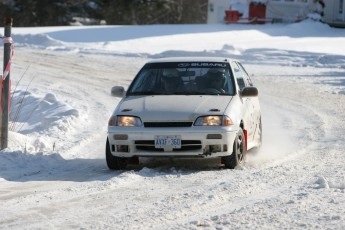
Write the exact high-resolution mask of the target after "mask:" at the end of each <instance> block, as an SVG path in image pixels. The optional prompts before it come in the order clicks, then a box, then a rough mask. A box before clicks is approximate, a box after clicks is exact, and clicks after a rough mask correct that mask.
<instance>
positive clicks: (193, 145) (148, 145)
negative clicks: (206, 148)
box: [134, 140, 202, 152]
mask: <svg viewBox="0 0 345 230" xmlns="http://www.w3.org/2000/svg"><path fill="white" fill-rule="evenodd" d="M134 143H135V147H136V148H137V149H138V150H143V151H152V152H163V151H164V149H162V148H155V142H154V141H153V140H141V141H135V142H134ZM201 147H202V146H201V141H198V140H182V141H181V148H180V149H173V151H188V150H198V149H201Z"/></svg>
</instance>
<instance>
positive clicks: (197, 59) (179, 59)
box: [148, 57, 235, 63]
mask: <svg viewBox="0 0 345 230" xmlns="http://www.w3.org/2000/svg"><path fill="white" fill-rule="evenodd" d="M229 61H235V60H234V59H230V58H225V57H169V58H157V59H152V60H151V61H149V62H148V63H161V62H229Z"/></svg>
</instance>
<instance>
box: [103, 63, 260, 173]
mask: <svg viewBox="0 0 345 230" xmlns="http://www.w3.org/2000/svg"><path fill="white" fill-rule="evenodd" d="M112 95H113V96H117V97H121V98H122V100H121V101H120V102H119V103H118V105H117V107H116V108H115V110H114V112H113V114H112V116H111V117H110V119H109V123H108V135H107V140H106V161H107V165H108V167H109V168H110V169H114V170H117V169H125V168H126V166H127V163H128V161H129V160H130V159H131V158H138V157H204V158H215V157H218V158H220V159H221V163H222V164H224V166H225V167H226V168H230V169H234V168H235V167H236V166H238V165H243V164H244V162H245V156H246V152H247V150H249V149H252V148H254V147H260V146H261V141H262V124H261V112H260V105H259V99H258V89H257V88H256V87H255V86H254V85H253V82H252V81H251V79H250V77H249V75H248V74H247V72H246V71H245V69H244V68H243V66H242V65H241V64H240V62H238V61H236V60H231V59H227V58H216V57H209V58H207V57H202V58H196V57H190V58H164V59H156V60H152V61H150V62H148V63H146V64H145V65H144V66H143V67H142V69H141V70H140V71H139V73H138V74H137V75H136V77H135V78H134V80H133V81H132V83H131V84H130V86H129V87H128V90H127V91H125V89H124V87H122V86H115V87H113V88H112Z"/></svg>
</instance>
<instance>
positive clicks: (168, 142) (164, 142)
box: [155, 135, 181, 149]
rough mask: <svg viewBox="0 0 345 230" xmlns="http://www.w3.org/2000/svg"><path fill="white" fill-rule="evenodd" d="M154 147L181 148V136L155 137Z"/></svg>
mask: <svg viewBox="0 0 345 230" xmlns="http://www.w3.org/2000/svg"><path fill="white" fill-rule="evenodd" d="M155 147H156V148H164V149H166V148H173V149H180V148H181V136H179V135H168V136H163V135H159V136H155Z"/></svg>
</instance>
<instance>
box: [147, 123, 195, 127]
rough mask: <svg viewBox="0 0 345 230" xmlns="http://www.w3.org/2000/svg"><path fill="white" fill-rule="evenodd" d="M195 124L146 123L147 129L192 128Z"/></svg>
mask: <svg viewBox="0 0 345 230" xmlns="http://www.w3.org/2000/svg"><path fill="white" fill-rule="evenodd" d="M192 125H193V122H144V127H146V128H160V127H165V128H166V127H191V126H192Z"/></svg>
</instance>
